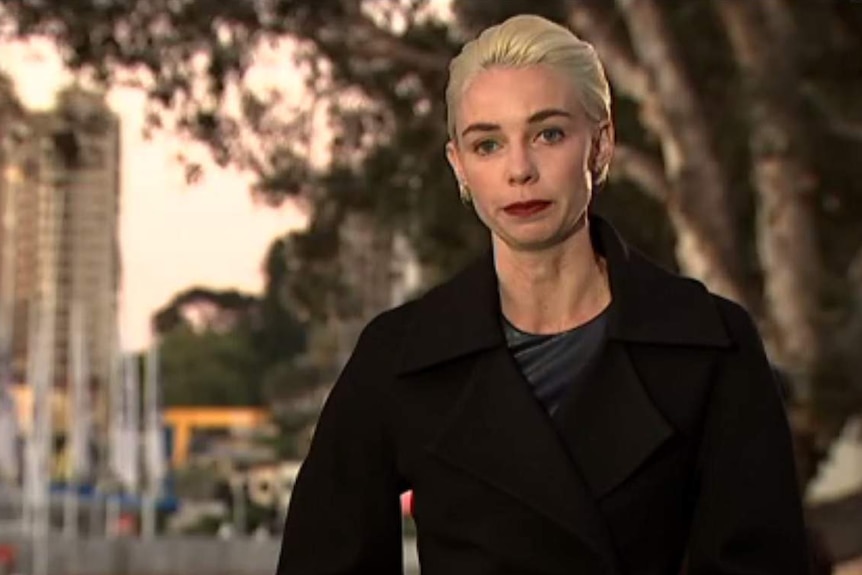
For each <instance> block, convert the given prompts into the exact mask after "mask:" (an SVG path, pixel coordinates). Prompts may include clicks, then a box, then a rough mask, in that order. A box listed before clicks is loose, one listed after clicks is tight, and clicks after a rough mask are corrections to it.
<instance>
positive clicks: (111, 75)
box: [2, 0, 862, 421]
mask: <svg viewBox="0 0 862 575" xmlns="http://www.w3.org/2000/svg"><path fill="white" fill-rule="evenodd" d="M429 6H430V3H429V2H427V1H423V0H315V1H311V0H261V1H257V2H239V3H237V2H224V3H222V2H215V1H213V0H184V1H179V2H175V1H171V2H167V1H165V0H129V1H120V0H74V1H70V0H7V1H6V2H4V7H3V13H2V18H3V21H4V22H5V23H6V24H10V25H11V26H7V27H6V28H7V29H10V30H11V34H13V35H18V36H27V35H33V34H44V35H48V36H50V37H51V38H53V39H54V40H55V41H56V42H57V43H58V44H59V45H60V46H61V47H62V49H63V50H64V55H65V57H66V61H67V63H68V64H69V65H70V66H71V67H72V68H73V69H77V70H82V71H87V72H89V73H91V74H93V75H94V77H96V78H97V79H99V80H100V81H103V82H105V83H107V84H116V83H122V82H130V81H131V82H136V83H138V84H139V85H140V86H141V87H142V88H143V89H145V90H146V91H147V93H148V95H149V102H150V103H149V106H150V108H151V112H152V114H151V117H150V118H151V122H152V126H153V127H162V128H163V129H171V130H174V131H176V132H178V133H181V134H184V135H186V136H187V137H190V138H193V139H195V140H198V141H202V142H204V143H206V144H207V145H208V146H209V148H210V150H211V151H212V153H213V156H214V157H215V158H216V160H217V161H219V162H222V163H227V162H234V163H236V164H237V165H239V166H241V167H244V168H248V169H251V170H254V171H255V172H256V173H257V174H258V176H259V179H258V184H257V186H256V187H255V193H256V194H258V195H260V196H261V197H264V198H267V199H268V200H269V201H271V202H273V203H278V202H280V201H283V200H284V199H286V198H292V197H301V198H303V199H305V200H307V201H309V202H310V203H311V205H312V207H313V214H314V216H313V219H312V222H311V225H310V228H309V230H308V232H306V233H305V234H299V235H296V236H293V237H290V238H287V239H285V240H283V241H281V242H280V243H279V244H278V245H277V246H276V247H274V248H273V249H274V252H273V253H279V254H282V256H283V257H284V258H285V260H286V262H287V263H286V264H285V265H286V266H287V268H286V269H287V270H288V271H289V273H287V274H286V275H284V276H283V278H284V281H283V283H282V284H281V285H282V287H283V288H284V290H283V293H280V294H279V297H284V298H286V299H287V300H289V301H292V302H299V303H300V304H301V305H302V306H303V308H305V309H306V310H311V311H310V313H312V317H313V316H315V314H325V313H327V312H328V311H331V309H330V308H329V307H327V306H325V305H318V304H319V302H320V300H321V297H322V296H323V294H327V293H329V294H331V293H338V290H339V289H342V290H343V289H345V286H344V285H343V283H342V282H341V277H340V274H339V268H338V263H337V262H338V258H337V255H338V252H339V249H340V247H341V245H342V244H341V242H342V239H341V237H340V236H339V233H338V231H339V227H340V226H341V224H342V223H343V222H344V219H345V217H346V216H347V215H348V214H351V213H362V214H366V215H367V216H368V221H369V222H371V223H372V224H373V225H376V226H381V227H386V228H387V229H392V230H394V231H397V232H398V233H400V234H403V235H404V236H405V237H407V238H408V239H409V240H410V242H411V244H412V246H413V247H414V249H415V250H416V252H417V253H418V255H419V257H420V260H421V261H422V263H423V264H424V265H425V266H426V269H428V270H430V273H429V274H428V276H427V277H428V278H430V281H433V280H436V279H439V278H441V277H444V276H446V275H448V274H449V273H451V271H452V270H453V269H455V268H457V267H458V266H460V265H461V264H462V263H463V262H464V260H465V259H467V258H469V257H470V255H471V254H472V253H474V252H475V251H476V250H478V249H480V248H481V247H482V246H483V245H485V241H486V238H485V234H484V232H483V231H482V229H481V227H480V226H479V225H477V223H476V222H475V218H474V217H473V216H472V214H471V213H470V211H469V210H465V209H464V208H463V207H462V206H461V205H460V204H459V202H458V198H457V193H456V190H455V186H454V182H453V179H452V177H451V176H450V175H449V173H448V168H447V166H446V164H445V160H444V158H443V144H444V142H445V138H446V136H445V126H444V120H443V116H444V110H443V99H442V94H443V90H444V86H445V82H446V66H447V63H448V60H449V58H450V57H451V56H452V55H453V54H454V53H455V51H456V50H457V46H458V44H459V43H460V42H461V41H462V40H463V39H465V38H467V37H469V36H470V35H472V34H474V33H475V32H476V31H477V30H478V29H480V28H482V27H484V26H486V25H488V24H491V23H494V22H498V21H500V20H501V19H502V18H504V17H506V16H508V15H511V14H513V13H518V12H536V11H537V10H542V11H543V14H544V15H546V16H549V17H552V18H554V19H556V20H558V21H560V22H563V23H565V24H567V25H569V26H570V27H572V28H573V29H574V30H576V31H577V32H578V33H580V34H581V35H582V36H584V37H585V38H586V39H588V40H590V41H591V42H592V43H593V44H594V45H595V46H596V48H597V50H598V51H599V53H600V55H601V56H602V59H603V61H604V63H605V66H606V69H607V71H608V74H609V76H610V78H611V81H612V85H613V89H614V94H615V100H614V108H615V116H616V123H617V126H616V127H617V135H618V139H619V146H618V149H617V153H616V158H615V161H614V165H613V168H612V174H611V176H612V181H611V185H610V186H609V187H608V189H607V190H606V191H604V192H603V193H602V196H601V197H600V200H599V209H601V210H602V211H605V212H609V213H611V214H612V215H613V219H614V221H616V222H617V223H618V225H619V226H620V227H621V228H622V229H623V231H624V233H625V234H626V235H627V236H629V237H631V238H633V240H634V241H635V243H636V244H638V245H639V246H641V247H642V248H643V249H645V251H647V252H648V253H649V254H650V255H652V256H653V257H654V258H656V259H658V260H660V261H662V262H665V263H667V264H669V265H674V266H678V267H679V268H680V269H681V270H682V271H684V272H685V273H688V274H691V275H694V276H696V277H699V278H700V279H703V280H704V281H706V282H707V283H708V284H709V285H710V287H712V288H713V289H715V290H717V291H719V292H721V293H723V294H725V295H728V296H730V297H733V298H735V299H738V300H739V301H741V302H743V303H744V304H745V305H746V306H747V307H748V308H749V309H750V310H751V311H752V312H753V313H754V314H755V315H756V316H757V318H758V320H759V321H760V324H761V327H762V328H763V331H764V334H765V335H766V338H767V342H768V343H769V345H770V351H771V352H772V353H773V356H774V357H775V358H776V360H777V361H778V362H779V363H782V364H784V365H785V366H786V367H787V368H788V371H789V372H790V373H791V375H792V376H793V377H794V379H796V380H797V381H801V382H803V384H804V385H803V386H802V387H803V389H807V388H806V387H805V386H806V385H810V384H811V383H812V382H815V381H816V383H817V385H816V389H815V391H816V393H812V394H811V397H810V399H811V400H813V401H815V403H818V402H819V405H820V406H821V408H822V411H823V412H824V413H829V414H831V415H830V417H832V418H833V419H834V420H835V421H840V420H841V418H842V417H843V414H845V413H846V411H847V409H848V408H847V407H845V406H847V405H852V406H854V407H853V408H854V409H855V408H856V407H858V406H859V405H860V399H859V398H860V397H862V394H860V393H859V390H858V388H854V384H853V381H854V380H853V377H852V374H854V373H858V371H859V367H860V365H859V363H858V362H859V359H858V357H856V356H857V355H858V354H853V353H851V352H848V351H846V350H847V349H853V347H854V345H853V344H850V343H848V338H850V340H852V341H853V342H857V345H856V347H858V341H859V340H858V333H859V332H860V330H859V328H858V326H859V325H860V324H862V320H860V317H862V308H860V306H859V301H860V300H861V299H862V298H860V297H859V293H860V291H862V286H860V283H859V281H858V280H855V279H854V278H856V277H857V275H854V272H853V270H854V269H860V268H862V249H860V246H862V227H860V226H859V225H858V222H859V221H860V220H862V202H860V201H859V192H858V185H857V184H856V182H858V181H859V180H860V178H862V165H860V163H859V162H857V161H855V158H856V157H857V156H858V155H859V153H860V151H862V150H861V149H860V148H862V117H860V114H859V113H858V108H857V107H855V106H854V103H855V102H858V101H859V97H860V95H862V73H860V72H862V69H860V68H862V4H859V3H856V2H846V1H842V0H823V1H819V2H793V1H790V0H765V1H764V2H757V3H752V2H746V1H745V0H692V1H690V2H684V3H667V2H659V1H658V0H617V1H616V2H605V1H600V0H555V1H554V2H547V3H535V2H533V3H527V2H524V1H523V0H506V1H504V2H485V1H483V0H454V1H453V3H452V14H453V18H452V19H451V20H440V19H436V18H433V17H429V16H428V13H429ZM273 47H275V48H273ZM273 49H276V50H280V52H279V51H277V52H276V53H277V54H288V56H287V57H288V58H289V59H290V61H289V62H287V61H286V62H284V66H283V68H279V70H278V76H279V77H278V78H276V79H274V81H273V82H271V83H270V84H269V85H266V86H264V87H263V88H261V86H260V82H257V83H256V82H255V81H253V80H254V74H253V72H254V67H255V65H256V63H257V62H259V61H260V60H261V58H263V55H265V54H272V50H273ZM296 78H300V79H301V80H302V82H304V86H305V87H306V89H307V91H308V92H307V93H308V96H307V97H298V96H294V97H291V95H290V94H291V92H290V90H289V89H288V85H289V84H290V83H291V81H293V80H295V79H296ZM313 150H318V152H320V153H318V154H317V156H315V154H314V153H313ZM270 255H271V256H272V253H271V254H270ZM802 395H803V397H805V398H806V399H808V398H809V394H808V393H804V394H802ZM854 402H855V403H854ZM839 404H840V405H841V407H840V408H839Z"/></svg>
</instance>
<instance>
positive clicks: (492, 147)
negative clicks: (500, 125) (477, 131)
mask: <svg viewBox="0 0 862 575" xmlns="http://www.w3.org/2000/svg"><path fill="white" fill-rule="evenodd" d="M499 148H500V143H499V142H497V141H496V140H479V141H478V142H476V143H475V144H473V151H474V152H476V153H477V154H479V155H480V156H487V155H488V154H492V153H494V152H496V151H497V150H498V149H499Z"/></svg>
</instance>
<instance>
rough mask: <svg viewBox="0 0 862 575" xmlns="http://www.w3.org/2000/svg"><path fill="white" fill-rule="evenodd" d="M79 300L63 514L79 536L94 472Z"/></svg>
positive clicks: (72, 331) (69, 532)
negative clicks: (87, 483)
mask: <svg viewBox="0 0 862 575" xmlns="http://www.w3.org/2000/svg"><path fill="white" fill-rule="evenodd" d="M84 312H85V310H84V307H83V305H82V304H81V303H80V301H79V300H75V301H74V302H73V303H72V314H71V321H70V322H69V358H70V360H71V370H70V371H71V379H70V382H69V383H70V392H71V393H69V397H68V398H67V402H68V406H69V412H68V413H69V415H70V418H71V419H70V421H69V424H68V425H67V433H68V440H69V441H68V446H69V447H68V450H69V470H68V472H69V475H68V482H67V489H66V498H65V505H64V514H63V532H64V534H65V535H66V536H67V537H70V538H75V537H77V536H78V508H79V504H78V503H79V502H78V493H77V489H78V486H79V485H80V480H81V478H83V477H85V476H87V475H88V474H89V472H90V453H89V447H90V426H91V419H90V404H89V402H90V389H89V385H90V370H89V365H88V361H87V359H88V358H87V340H86V329H85V328H86V323H85V318H86V314H85V313H84Z"/></svg>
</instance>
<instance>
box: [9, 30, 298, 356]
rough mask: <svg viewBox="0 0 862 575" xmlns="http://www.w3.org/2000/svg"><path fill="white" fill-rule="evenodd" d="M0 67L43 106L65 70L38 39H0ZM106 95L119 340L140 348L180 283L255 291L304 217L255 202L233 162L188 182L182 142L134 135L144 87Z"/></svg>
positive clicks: (27, 99) (30, 100) (29, 101)
mask: <svg viewBox="0 0 862 575" xmlns="http://www.w3.org/2000/svg"><path fill="white" fill-rule="evenodd" d="M0 69H2V70H4V71H5V72H7V73H8V74H10V75H11V76H12V78H13V79H14V80H15V83H16V87H17V91H18V95H19V97H20V98H21V99H22V101H23V102H24V103H25V105H27V106H28V107H29V108H31V109H44V108H48V107H51V105H52V104H53V98H54V96H55V94H56V91H57V90H58V89H60V88H62V87H64V86H65V85H66V84H68V82H69V79H70V78H69V76H68V74H67V73H66V72H65V71H64V69H63V66H62V63H61V61H60V58H59V56H58V54H57V53H56V51H55V50H54V49H53V47H52V46H51V45H50V44H48V43H46V42H36V41H34V42H29V43H28V44H26V45H23V44H0ZM108 103H109V105H110V106H111V108H112V109H113V110H114V111H115V112H116V113H117V114H118V115H119V116H120V119H121V123H122V160H121V163H122V166H121V173H122V192H121V194H122V195H121V198H122V199H121V204H122V207H121V213H120V245H121V253H122V259H123V264H122V265H123V276H122V284H123V288H122V291H121V293H120V307H121V312H120V313H121V317H120V332H121V340H122V345H123V348H125V349H140V348H141V347H144V346H146V344H147V343H148V341H149V319H150V316H151V314H152V313H153V311H155V310H156V309H158V308H160V307H161V306H163V305H164V304H165V303H167V302H168V301H170V299H171V298H172V297H173V296H174V295H175V294H176V293H178V292H180V291H182V290H184V289H186V288H188V287H192V286H206V287H211V288H217V289H223V288H238V289H241V290H245V291H248V292H254V293H259V292H260V290H261V288H262V286H263V275H262V273H261V264H262V261H263V257H264V255H265V253H266V249H267V247H268V246H269V244H270V243H271V242H272V240H273V239H275V238H276V237H277V236H279V235H281V234H283V233H285V232H286V231H288V230H290V229H296V228H298V227H301V226H302V225H303V222H304V218H303V216H302V214H301V213H300V211H299V210H298V209H296V208H295V207H294V206H292V205H285V206H284V207H282V208H280V209H274V208H270V207H267V206H263V205H255V204H254V203H253V201H252V199H251V195H250V193H249V183H250V181H251V177H250V176H249V175H248V174H242V173H238V172H237V171H236V170H223V169H220V168H218V167H217V166H215V165H206V166H205V172H206V175H205V178H204V180H203V181H202V182H201V183H199V184H197V185H195V186H189V185H187V184H186V183H185V181H184V176H183V170H182V167H181V166H180V164H179V163H178V162H177V161H176V160H175V159H174V157H175V155H176V153H177V151H178V150H179V149H180V147H181V146H182V144H181V143H180V142H179V141H178V140H177V139H176V138H172V137H170V136H169V135H165V134H162V135H160V136H157V137H155V138H153V139H152V140H150V141H146V140H144V138H143V137H142V134H141V128H142V126H143V103H144V100H143V96H142V95H141V94H140V93H137V92H135V91H132V90H130V89H116V90H112V91H111V92H110V93H109V95H108Z"/></svg>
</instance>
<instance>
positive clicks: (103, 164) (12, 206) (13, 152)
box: [0, 88, 120, 395]
mask: <svg viewBox="0 0 862 575" xmlns="http://www.w3.org/2000/svg"><path fill="white" fill-rule="evenodd" d="M4 142H5V146H6V147H5V151H6V153H5V154H4V155H3V156H2V157H0V162H2V166H0V167H2V170H0V175H2V177H0V193H2V194H3V195H2V200H3V201H2V202H0V210H3V212H4V213H3V214H2V217H3V221H4V222H6V225H4V226H3V232H2V233H3V235H0V243H2V245H0V253H2V254H3V256H2V257H3V265H0V274H5V277H3V276H0V284H2V285H3V286H4V287H5V292H6V293H7V294H9V295H11V302H12V307H13V309H14V316H13V317H14V321H13V322H12V325H11V340H12V360H13V362H12V365H13V370H14V372H15V374H16V376H17V377H18V378H19V379H22V380H23V379H26V378H27V377H28V376H27V366H28V358H30V356H31V354H32V352H33V350H32V349H31V347H32V343H31V342H32V341H33V338H32V337H31V331H32V330H33V329H35V327H36V323H35V322H36V318H41V317H43V316H44V314H45V313H46V310H48V312H49V314H50V316H51V320H50V321H49V322H48V324H49V325H51V324H53V325H52V328H53V329H51V330H50V331H51V332H52V336H51V337H50V339H51V340H52V345H51V347H52V348H53V350H54V353H53V355H54V361H53V369H52V372H53V381H54V383H55V384H56V385H60V386H63V385H65V384H66V383H67V382H68V381H69V380H70V357H69V344H70V329H71V326H72V317H73V310H74V309H75V308H78V309H79V310H80V313H81V315H82V316H83V318H84V320H83V322H82V323H83V332H84V341H85V345H84V347H85V349H86V356H87V359H88V363H89V367H90V373H91V374H92V376H93V380H94V382H95V383H97V384H98V385H99V387H100V388H101V389H106V388H107V385H106V384H107V382H108V380H109V379H110V375H111V370H112V361H113V360H112V358H113V356H114V353H115V351H116V346H117V313H118V291H119V278H120V257H119V240H118V214H119V201H120V178H119V161H120V132H119V121H118V119H117V117H116V116H115V115H114V114H113V113H112V112H111V111H110V109H109V108H108V107H107V105H106V103H105V101H104V99H103V98H102V97H100V96H98V95H95V94H92V93H88V92H85V91H82V90H80V89H77V88H74V89H69V90H66V91H65V92H63V93H62V94H61V95H60V96H59V97H58V104H57V107H56V109H54V110H52V111H50V112H42V113H37V114H26V115H25V116H23V117H22V118H21V121H20V122H19V124H18V126H17V133H16V134H6V135H4ZM10 272H11V273H12V274H13V275H12V277H9V274H10ZM47 300H50V301H47ZM43 321H44V320H43ZM100 395H101V394H100Z"/></svg>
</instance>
